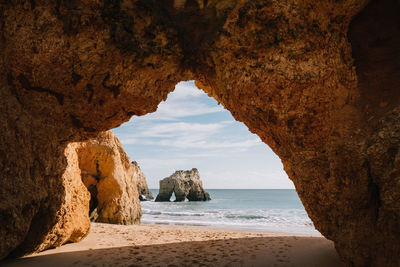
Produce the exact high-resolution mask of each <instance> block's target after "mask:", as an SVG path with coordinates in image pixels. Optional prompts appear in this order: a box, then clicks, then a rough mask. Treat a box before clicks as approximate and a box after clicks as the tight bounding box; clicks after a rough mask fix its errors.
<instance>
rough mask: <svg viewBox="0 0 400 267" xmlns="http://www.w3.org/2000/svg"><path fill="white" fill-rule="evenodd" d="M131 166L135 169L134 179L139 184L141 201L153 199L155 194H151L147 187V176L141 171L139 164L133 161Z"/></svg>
mask: <svg viewBox="0 0 400 267" xmlns="http://www.w3.org/2000/svg"><path fill="white" fill-rule="evenodd" d="M131 164H132V168H133V177H134V180H135V182H136V184H137V190H138V193H139V199H140V200H141V201H146V200H151V199H153V194H152V193H151V192H150V190H149V187H148V186H147V181H146V176H145V175H144V173H143V172H142V170H141V169H140V167H139V165H138V163H137V162H136V161H132V163H131Z"/></svg>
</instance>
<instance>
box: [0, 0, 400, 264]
mask: <svg viewBox="0 0 400 267" xmlns="http://www.w3.org/2000/svg"><path fill="white" fill-rule="evenodd" d="M399 9H400V8H399V3H398V1H392V0H382V1H377V0H375V1H370V2H368V1H366V0H363V1H358V0H349V1H324V2H323V3H322V2H321V1H315V0H310V1H302V0H290V1H278V0H252V1H250V0H248V1H246V0H243V1H235V0H218V1H217V0H209V1H200V0H199V1H194V0H186V1H156V0H121V1H103V0H100V1H92V0H85V1H50V0H43V1H36V0H33V1H1V2H0V88H1V90H0V155H1V157H0V184H1V187H0V220H1V222H2V223H1V224H0V240H1V244H0V257H1V258H2V257H5V256H6V255H8V254H9V253H10V252H12V251H14V250H16V249H17V250H18V251H20V252H21V253H23V252H27V251H30V250H32V249H33V248H36V247H38V246H41V244H42V243H43V240H44V239H47V238H50V236H52V237H54V238H55V239H56V238H57V234H55V233H52V231H51V229H54V227H56V225H57V223H58V222H60V221H61V220H63V217H64V216H65V214H63V213H62V212H60V211H61V210H62V206H63V205H64V204H63V203H64V198H63V196H64V195H66V192H67V191H68V189H66V185H65V184H64V183H63V181H64V180H63V178H62V177H63V173H64V172H65V170H66V168H67V160H66V158H65V155H64V151H65V147H66V146H67V144H68V143H69V142H76V141H85V140H87V139H89V138H93V137H95V136H96V135H97V134H99V133H100V132H102V131H105V130H108V129H111V128H113V127H116V126H118V125H120V124H121V123H122V122H124V121H127V120H129V118H130V117H131V116H133V115H143V114H146V113H149V112H153V111H155V110H156V108H157V105H158V104H159V103H160V102H161V101H162V100H165V99H166V97H167V94H168V93H169V92H171V91H172V90H173V88H174V86H175V84H176V83H177V82H179V81H181V80H196V82H197V84H198V85H199V86H200V87H201V88H202V89H203V90H205V91H206V92H207V93H208V94H209V95H210V96H212V97H214V98H215V99H216V100H218V101H219V102H220V103H222V104H223V105H224V107H225V108H227V109H228V110H230V112H231V113H232V115H233V116H234V117H235V119H236V120H238V121H242V122H244V123H245V124H246V125H247V126H248V128H249V129H250V131H252V132H253V133H256V134H257V135H258V136H260V138H261V139H262V140H263V142H265V143H266V144H268V145H269V146H270V147H271V148H272V149H273V150H274V151H275V153H276V154H277V155H278V156H279V157H280V158H281V160H282V162H283V164H284V168H285V170H286V172H287V173H288V175H289V177H290V178H291V179H292V180H293V182H294V184H295V186H296V189H297V192H298V194H299V196H300V198H301V200H302V202H303V204H304V206H305V208H306V210H307V212H308V214H309V216H310V218H311V219H312V220H313V222H314V225H315V226H316V228H317V229H318V230H319V231H320V232H321V233H322V234H323V235H324V236H326V237H327V238H329V239H331V240H333V241H335V245H336V248H337V250H338V252H339V254H340V256H341V257H342V259H343V260H344V261H345V262H347V263H348V264H350V265H357V266H363V265H375V266H399V265H400V256H399V253H398V252H399V242H398V240H399V239H400V232H399V228H398V225H399V221H400V201H398V200H399V197H398V192H400V182H399V181H400V178H399V166H398V157H399V156H398V154H399V153H398V151H399V149H398V148H399V144H400V140H399V135H398V133H399V132H400V125H399V122H398V118H399V115H400V111H399V106H400V94H399V93H398V90H399V87H400V84H399V83H400V78H399V77H400V73H399V72H400V68H399V65H398V64H399V62H400V59H399V57H400V53H399V47H400V32H399V31H400V27H398V14H399V13H400V10H399ZM67 187H68V186H67ZM49 235H50V236H49ZM50 239H51V238H50ZM18 247H19V248H21V249H18ZM22 248H23V249H22Z"/></svg>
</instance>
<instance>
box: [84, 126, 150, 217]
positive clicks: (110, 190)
mask: <svg viewBox="0 0 400 267" xmlns="http://www.w3.org/2000/svg"><path fill="white" fill-rule="evenodd" d="M77 153H78V157H79V168H80V169H81V172H82V181H83V183H84V184H85V186H86V187H87V189H88V190H89V192H90V194H91V199H90V215H91V219H92V220H94V221H96V222H104V223H114V224H135V223H139V222H140V217H141V216H142V210H141V207H140V202H139V194H138V191H137V183H136V180H135V178H134V176H135V171H137V170H136V169H135V168H134V167H133V166H132V165H131V163H130V160H129V157H128V155H127V154H126V153H125V151H124V150H123V148H122V145H121V143H120V141H119V140H118V138H117V137H116V136H114V134H113V133H112V132H111V131H107V132H104V133H101V134H100V135H99V136H97V137H96V138H95V139H92V140H89V141H87V142H82V143H80V146H79V147H78V148H77Z"/></svg>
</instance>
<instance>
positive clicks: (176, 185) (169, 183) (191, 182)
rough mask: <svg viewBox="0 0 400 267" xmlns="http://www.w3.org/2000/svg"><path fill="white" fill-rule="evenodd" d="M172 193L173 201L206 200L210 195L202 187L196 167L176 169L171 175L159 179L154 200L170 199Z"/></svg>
mask: <svg viewBox="0 0 400 267" xmlns="http://www.w3.org/2000/svg"><path fill="white" fill-rule="evenodd" d="M172 193H174V194H175V197H176V199H175V201H176V202H180V201H185V199H186V198H187V199H188V200H189V201H207V200H211V198H210V195H209V194H208V193H207V192H206V191H205V190H204V189H203V183H202V181H201V179H200V174H199V171H198V170H197V169H196V168H193V169H191V170H190V171H176V172H175V173H174V174H172V175H171V176H169V177H167V178H164V179H162V180H161V181H160V190H159V193H158V195H157V197H156V200H155V201H156V202H162V201H170V198H171V196H172Z"/></svg>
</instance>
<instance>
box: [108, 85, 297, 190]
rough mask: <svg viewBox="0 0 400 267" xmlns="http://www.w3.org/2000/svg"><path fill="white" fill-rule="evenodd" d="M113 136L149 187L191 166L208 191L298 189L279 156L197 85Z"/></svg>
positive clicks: (181, 90)
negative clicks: (136, 165)
mask: <svg viewBox="0 0 400 267" xmlns="http://www.w3.org/2000/svg"><path fill="white" fill-rule="evenodd" d="M113 132H114V133H115V135H116V136H117V137H118V138H119V139H120V140H121V142H122V145H123V147H124V149H125V151H126V152H127V153H128V155H129V157H130V158H131V160H132V161H137V162H138V164H139V166H140V168H141V170H142V171H143V173H144V174H145V176H146V178H147V183H148V186H149V188H159V180H161V179H163V178H165V177H168V176H170V175H171V174H173V173H174V172H175V171H176V170H190V169H192V168H197V169H198V170H199V172H200V177H201V179H202V181H203V186H204V188H206V189H217V188H218V189H265V188H271V189H284V188H290V189H293V188H294V186H293V183H292V181H290V180H289V178H288V177H287V175H286V173H285V172H284V170H283V166H282V163H281V161H280V159H279V158H278V156H276V155H275V153H274V152H272V150H271V149H270V148H269V147H268V146H267V145H266V144H264V143H262V142H261V140H260V138H259V137H258V136H257V135H255V134H252V133H250V131H249V130H248V128H247V126H246V125H244V124H243V123H241V122H237V121H235V119H234V118H233V117H232V115H231V113H230V112H229V111H227V110H225V109H224V107H223V106H222V105H218V103H217V101H216V100H214V99H213V98H210V97H209V96H208V95H207V94H205V93H204V92H203V91H202V90H199V89H198V88H197V87H196V86H195V84H194V82H193V81H189V82H180V83H178V84H177V85H176V87H175V90H174V91H173V92H171V93H170V94H169V95H168V99H167V100H166V101H165V102H162V103H160V105H159V106H158V109H157V111H156V112H154V113H150V114H147V115H145V116H141V117H138V116H134V117H132V118H131V120H130V121H129V122H127V123H124V124H123V125H121V126H120V127H118V128H115V129H113Z"/></svg>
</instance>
